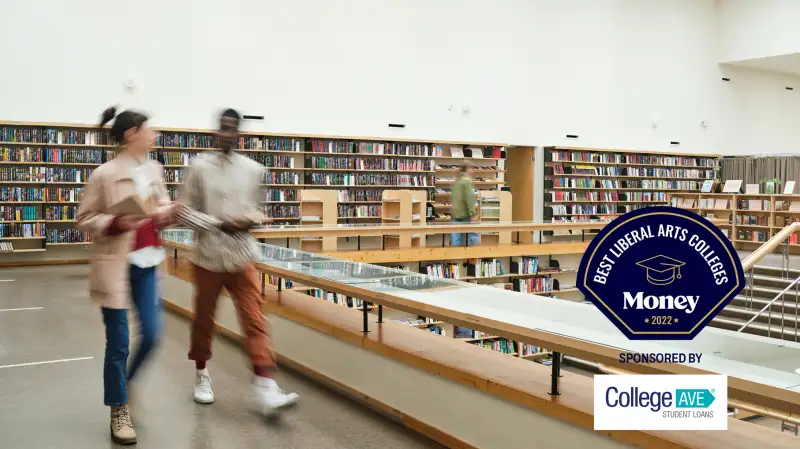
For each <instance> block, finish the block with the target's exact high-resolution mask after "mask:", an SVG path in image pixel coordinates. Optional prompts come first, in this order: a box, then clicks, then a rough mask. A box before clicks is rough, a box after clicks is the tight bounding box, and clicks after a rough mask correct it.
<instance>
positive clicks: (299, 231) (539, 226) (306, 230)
mask: <svg viewBox="0 0 800 449" xmlns="http://www.w3.org/2000/svg"><path fill="white" fill-rule="evenodd" d="M608 223H609V222H605V221H596V222H595V221H586V222H575V223H566V222H565V223H532V222H531V223H519V222H495V223H453V224H450V223H448V224H441V225H419V224H396V225H394V224H378V225H374V226H340V225H337V226H266V227H262V228H255V229H253V230H252V231H251V233H252V234H253V236H254V237H255V238H259V239H271V238H287V237H310V236H314V237H321V236H330V235H335V236H337V237H356V236H361V237H375V236H382V235H386V234H396V233H398V232H413V233H414V234H422V235H430V234H450V233H454V232H455V233H459V232H536V231H557V230H558V231H561V230H563V231H586V230H590V229H601V228H603V227H604V226H606V225H607V224H608Z"/></svg>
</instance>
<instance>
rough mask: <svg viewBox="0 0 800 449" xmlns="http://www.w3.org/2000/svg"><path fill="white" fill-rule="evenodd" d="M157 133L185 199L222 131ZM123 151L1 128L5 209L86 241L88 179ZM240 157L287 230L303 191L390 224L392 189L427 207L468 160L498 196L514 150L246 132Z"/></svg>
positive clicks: (61, 126) (341, 217) (94, 137)
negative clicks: (259, 173)
mask: <svg viewBox="0 0 800 449" xmlns="http://www.w3.org/2000/svg"><path fill="white" fill-rule="evenodd" d="M157 131H159V133H160V135H159V137H158V139H157V142H156V146H155V147H154V149H153V152H151V153H150V157H151V158H152V159H155V160H158V161H159V162H161V163H162V164H163V165H164V177H165V183H166V187H167V191H168V193H169V196H170V198H172V199H176V198H177V195H178V191H179V189H180V185H181V184H182V183H183V179H184V178H183V177H184V171H185V168H186V167H187V166H188V164H189V162H190V160H191V159H192V158H193V157H194V156H196V155H198V154H200V153H201V152H204V151H212V150H214V149H215V138H214V131H212V130H203V129H185V128H159V129H157ZM115 148H116V147H115V146H114V145H112V144H111V143H110V139H109V137H108V134H107V132H105V131H99V130H97V129H96V126H95V125H83V124H67V123H37V122H10V121H6V122H0V206H7V205H8V206H31V207H32V208H29V209H26V212H24V213H25V214H29V213H30V212H29V211H30V210H34V211H35V213H34V215H33V216H34V217H35V218H34V219H35V220H41V221H42V223H43V224H44V226H43V227H42V229H39V230H38V231H40V232H41V235H40V236H41V237H45V239H43V241H44V242H45V243H46V242H47V239H46V237H47V236H48V233H49V232H50V230H59V232H58V233H53V236H54V237H56V236H57V238H58V240H57V241H58V242H59V243H65V242H64V240H65V239H68V238H85V236H83V235H79V234H77V233H76V230H75V229H74V221H71V220H74V218H75V216H76V214H77V204H78V203H79V201H80V195H81V194H82V190H83V185H84V184H85V180H86V179H87V178H88V176H89V175H90V174H91V172H92V170H94V169H95V168H97V167H98V166H100V165H101V164H103V163H105V162H107V161H108V160H109V159H111V158H113V157H114V152H113V150H114V149H115ZM237 148H238V151H240V152H241V153H242V154H244V155H245V156H247V157H249V158H251V159H253V160H255V161H257V162H259V163H260V164H262V165H264V166H266V167H268V168H269V169H270V170H269V173H268V174H266V175H265V179H264V180H263V181H264V182H263V183H262V186H263V187H264V190H265V193H264V198H263V207H264V209H265V213H266V215H267V216H268V217H270V218H272V219H273V221H274V222H276V223H286V224H297V223H298V222H300V216H301V212H300V193H299V192H300V191H302V190H304V189H306V188H310V189H324V190H330V191H331V192H333V193H334V194H335V195H336V196H337V199H338V207H337V208H338V216H337V221H343V222H355V223H369V222H376V221H380V220H381V203H382V192H383V191H384V190H385V189H387V188H389V189H392V188H394V189H397V188H402V189H413V190H416V191H419V192H421V193H422V194H424V196H425V198H424V199H425V201H434V200H435V199H436V198H437V196H436V193H435V192H436V189H437V188H438V187H437V178H439V177H440V178H442V179H441V181H442V186H441V188H442V189H443V190H445V189H447V187H446V184H447V182H446V181H447V180H446V179H445V178H446V177H447V176H450V174H452V175H454V174H455V171H454V170H455V169H454V168H452V167H456V168H457V165H459V164H463V161H464V160H468V159H473V160H478V159H482V160H484V161H485V162H483V163H481V164H482V165H486V167H485V170H482V171H481V170H476V175H477V174H480V175H481V176H484V178H482V181H481V183H480V184H478V185H480V187H478V186H477V185H476V188H480V189H487V190H489V189H498V188H499V186H501V185H502V178H503V173H504V171H505V167H504V162H503V161H504V158H505V145H504V144H497V143H472V142H455V141H453V142H448V141H436V140H421V139H404V140H401V141H394V140H388V139H385V138H373V137H356V136H324V135H313V134H303V135H301V134H277V133H259V132H243V133H242V134H241V136H240V138H239V141H238V143H237ZM437 163H441V164H444V165H442V166H439V165H437ZM476 165H478V164H477V163H476ZM437 167H438V168H437ZM450 172H452V173H450ZM445 198H446V196H445ZM9 217H10V218H15V219H14V220H10V219H8V218H9ZM16 217H17V215H16V212H14V213H13V214H12V215H8V216H6V215H2V213H0V223H2V224H8V225H12V226H11V227H8V231H9V232H11V234H9V236H12V235H17V234H18V233H20V232H28V231H26V229H28V228H31V227H30V226H27V225H30V224H34V223H11V221H21V220H17V219H16ZM71 223H72V224H71ZM61 230H63V232H60V231H61ZM2 236H6V234H0V237H2ZM54 242H55V241H54ZM75 243H79V242H75ZM80 243H83V242H80ZM43 247H44V245H43Z"/></svg>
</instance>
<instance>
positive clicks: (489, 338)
mask: <svg viewBox="0 0 800 449" xmlns="http://www.w3.org/2000/svg"><path fill="white" fill-rule="evenodd" d="M498 338H503V337H498V336H496V335H490V336H488V337H478V338H456V340H460V341H465V342H475V341H484V340H496V339H498ZM498 352H499V351H498Z"/></svg>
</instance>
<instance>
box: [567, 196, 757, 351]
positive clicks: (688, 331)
mask: <svg viewBox="0 0 800 449" xmlns="http://www.w3.org/2000/svg"><path fill="white" fill-rule="evenodd" d="M577 284H578V288H579V289H580V290H581V291H582V292H583V294H584V295H586V298H587V299H588V300H589V301H591V302H592V303H593V304H594V305H595V306H597V308H598V309H600V310H601V311H602V312H603V313H604V314H605V315H606V317H608V319H609V320H611V322H612V323H614V325H615V326H617V328H619V330H621V331H622V333H624V334H625V335H626V336H627V337H628V338H629V339H632V340H691V339H692V338H694V337H695V336H696V335H697V334H698V333H699V332H700V331H701V330H702V329H703V328H704V327H705V326H706V325H708V323H710V322H711V320H712V319H713V318H714V317H715V316H716V315H717V314H718V313H719V312H720V311H721V310H722V309H723V308H724V307H725V306H726V305H727V304H728V303H729V302H730V301H731V300H733V298H734V297H735V296H736V295H737V294H738V293H739V292H740V291H741V290H742V289H743V288H744V286H745V278H744V271H743V270H742V263H741V260H740V259H739V256H738V255H737V254H736V250H735V249H734V248H733V245H731V242H730V241H729V240H728V238H727V237H726V236H725V235H724V234H723V233H722V232H721V231H720V230H719V229H718V228H717V227H716V226H715V225H713V224H712V223H711V222H709V221H708V220H706V219H705V218H703V217H701V216H699V215H697V214H695V213H692V212H688V211H685V210H683V209H678V208H674V207H667V206H653V207H647V208H644V209H639V210H636V211H633V212H629V213H627V214H625V215H623V216H621V217H618V218H617V219H615V220H614V221H612V222H611V223H609V224H608V225H606V227H604V228H603V229H602V230H601V231H600V233H599V234H598V235H597V236H596V237H595V238H594V239H593V240H592V242H591V243H590V244H589V248H588V249H587V250H586V253H585V254H584V255H583V258H582V259H581V264H580V268H579V269H578V279H577Z"/></svg>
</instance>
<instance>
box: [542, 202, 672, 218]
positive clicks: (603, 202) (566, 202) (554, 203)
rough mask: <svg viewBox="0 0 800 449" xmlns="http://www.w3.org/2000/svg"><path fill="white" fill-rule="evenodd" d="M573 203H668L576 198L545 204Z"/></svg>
mask: <svg viewBox="0 0 800 449" xmlns="http://www.w3.org/2000/svg"><path fill="white" fill-rule="evenodd" d="M550 203H552V204H571V203H609V204H610V203H636V204H639V203H647V204H666V203H667V200H664V201H619V200H617V201H600V200H575V201H545V204H550ZM580 215H594V214H580Z"/></svg>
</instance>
